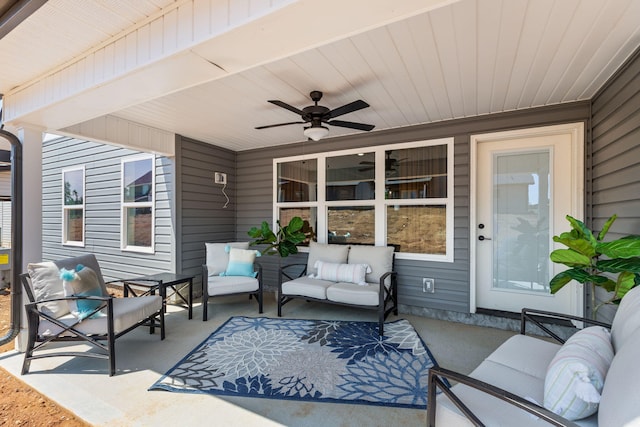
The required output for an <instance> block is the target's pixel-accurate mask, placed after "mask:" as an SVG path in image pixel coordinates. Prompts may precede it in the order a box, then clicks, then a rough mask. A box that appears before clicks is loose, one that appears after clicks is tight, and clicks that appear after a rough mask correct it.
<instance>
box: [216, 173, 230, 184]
mask: <svg viewBox="0 0 640 427" xmlns="http://www.w3.org/2000/svg"><path fill="white" fill-rule="evenodd" d="M213 181H214V182H215V183H216V184H226V183H227V174H226V173H223V172H216V173H215V174H213Z"/></svg>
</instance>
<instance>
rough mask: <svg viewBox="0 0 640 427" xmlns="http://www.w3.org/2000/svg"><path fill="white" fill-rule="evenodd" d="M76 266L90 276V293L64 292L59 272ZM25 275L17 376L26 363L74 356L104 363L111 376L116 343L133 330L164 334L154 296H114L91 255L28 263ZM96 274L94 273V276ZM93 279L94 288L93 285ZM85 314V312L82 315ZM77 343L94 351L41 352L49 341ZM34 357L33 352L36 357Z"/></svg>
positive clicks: (161, 313)
mask: <svg viewBox="0 0 640 427" xmlns="http://www.w3.org/2000/svg"><path fill="white" fill-rule="evenodd" d="M79 265H81V266H84V267H85V268H84V269H83V270H81V271H89V272H90V273H91V274H90V275H89V276H87V277H90V278H91V281H93V283H91V284H90V285H93V286H94V289H93V291H92V292H85V293H82V294H81V295H80V294H75V295H72V294H73V290H69V289H67V291H65V284H64V283H63V280H62V279H61V278H60V270H61V269H63V268H64V269H67V270H74V269H76V268H77V267H78V266H79ZM27 270H28V273H23V274H21V275H20V280H21V282H22V285H23V287H24V289H25V293H26V297H27V299H28V302H27V303H26V304H25V309H26V313H27V325H28V338H27V348H26V351H25V354H24V362H23V365H22V374H23V375H24V374H26V373H28V372H29V368H30V365H31V361H32V360H35V359H40V358H44V357H57V356H74V357H75V356H77V357H91V358H99V359H107V360H108V361H109V376H113V375H115V372H116V353H115V343H116V340H117V339H118V338H119V337H121V336H123V335H124V334H126V333H127V332H129V331H132V330H133V329H135V328H137V327H138V326H149V328H150V332H151V333H154V329H155V328H156V327H159V329H160V339H161V340H163V339H164V336H165V330H164V310H163V309H162V298H161V297H160V296H159V295H154V296H145V297H140V298H113V297H111V296H109V294H108V293H107V288H106V284H105V281H104V278H103V277H102V272H101V271H100V266H99V265H98V261H97V259H96V258H95V256H94V255H82V256H78V257H73V258H66V259H63V260H60V261H55V262H42V263H32V264H29V265H28V267H27ZM94 273H95V274H94ZM96 280H97V284H96V283H95V281H96ZM83 310H84V311H83ZM59 341H76V342H77V341H80V342H85V343H87V344H90V345H91V346H93V347H95V348H97V349H98V352H79V351H75V352H71V351H55V352H40V351H39V350H41V349H43V348H44V347H46V346H47V345H48V344H50V343H52V342H59ZM36 353H37V354H36Z"/></svg>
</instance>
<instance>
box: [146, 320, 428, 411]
mask: <svg viewBox="0 0 640 427" xmlns="http://www.w3.org/2000/svg"><path fill="white" fill-rule="evenodd" d="M384 331H385V335H384V336H383V337H380V336H378V327H377V323H374V322H348V321H323V320H291V319H269V318H265V317H259V318H252V317H232V318H231V319H229V320H228V321H227V322H226V323H225V324H224V325H222V326H221V327H220V328H219V329H218V330H217V331H215V332H214V333H213V334H211V335H210V336H209V338H207V339H206V340H205V341H204V342H203V343H202V344H200V345H199V346H197V347H196V348H195V349H194V350H193V351H191V352H190V353H189V354H188V355H186V356H185V357H184V358H183V359H182V360H181V361H180V362H178V364H177V365H176V366H175V367H173V368H172V369H170V370H169V372H167V373H166V374H165V375H164V376H162V378H160V379H159V380H158V381H157V382H156V383H155V384H153V385H152V386H151V387H150V388H149V390H167V391H174V392H183V393H209V394H215V395H226V396H244V397H263V398H272V399H291V400H302V401H315V402H340V403H359V404H368V405H387V406H397V407H406V408H420V409H424V408H426V404H427V380H428V374H429V368H431V367H432V366H434V365H436V362H435V360H434V359H433V356H432V355H431V353H430V352H429V350H428V349H427V347H426V345H425V344H424V342H423V341H422V339H421V338H420V336H419V335H418V334H417V333H416V331H415V329H414V328H413V326H411V324H410V323H409V322H408V321H407V320H397V321H395V322H390V323H385V326H384Z"/></svg>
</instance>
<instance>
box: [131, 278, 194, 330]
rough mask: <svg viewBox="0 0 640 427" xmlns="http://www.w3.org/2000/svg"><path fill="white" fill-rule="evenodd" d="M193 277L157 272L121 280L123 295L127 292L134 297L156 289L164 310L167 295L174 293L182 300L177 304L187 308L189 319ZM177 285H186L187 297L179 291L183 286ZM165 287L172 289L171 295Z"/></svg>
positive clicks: (149, 293) (191, 307)
mask: <svg viewBox="0 0 640 427" xmlns="http://www.w3.org/2000/svg"><path fill="white" fill-rule="evenodd" d="M193 278H194V276H190V275H188V274H176V273H157V274H150V275H148V276H140V277H135V278H133V279H127V280H123V281H122V285H123V290H124V296H125V297H128V296H129V294H131V295H132V296H134V297H139V296H143V295H155V293H156V291H158V292H159V293H160V296H161V297H162V304H163V306H164V310H165V312H166V309H167V307H166V304H167V297H168V296H171V295H175V296H176V297H177V298H179V299H180V300H181V301H182V302H181V303H178V305H180V306H182V307H185V308H186V309H187V310H188V312H189V319H191V318H193ZM179 285H185V286H187V288H188V296H187V298H185V297H184V296H183V295H182V294H181V293H180V292H179V290H181V289H184V287H185V286H182V287H179ZM140 288H143V289H144V290H143V291H140ZM167 288H170V289H171V290H173V293H172V294H171V295H167Z"/></svg>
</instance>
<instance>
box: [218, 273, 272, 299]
mask: <svg viewBox="0 0 640 427" xmlns="http://www.w3.org/2000/svg"><path fill="white" fill-rule="evenodd" d="M259 286H260V284H259V282H258V279H256V278H254V277H248V276H219V275H217V274H210V275H209V276H208V277H207V293H208V295H209V296H216V295H227V294H234V293H236V292H252V291H257V290H258V288H259Z"/></svg>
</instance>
